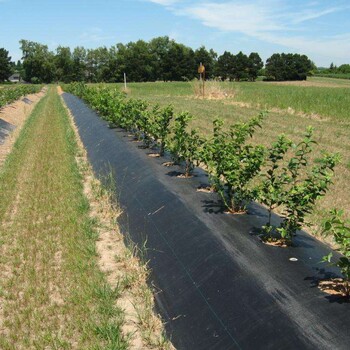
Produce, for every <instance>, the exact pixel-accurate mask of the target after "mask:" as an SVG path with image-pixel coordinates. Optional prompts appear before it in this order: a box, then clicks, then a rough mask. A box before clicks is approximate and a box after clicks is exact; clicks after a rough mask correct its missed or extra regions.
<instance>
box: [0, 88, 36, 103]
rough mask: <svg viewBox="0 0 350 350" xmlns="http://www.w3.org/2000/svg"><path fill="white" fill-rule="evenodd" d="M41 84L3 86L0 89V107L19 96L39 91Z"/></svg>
mask: <svg viewBox="0 0 350 350" xmlns="http://www.w3.org/2000/svg"><path fill="white" fill-rule="evenodd" d="M41 88H42V86H40V85H39V86H38V85H20V86H16V87H12V86H11V87H5V88H3V89H1V90H0V108H1V107H3V106H5V105H6V104H8V103H11V102H13V101H16V100H18V99H19V98H20V97H21V96H24V95H28V94H34V93H36V92H39V91H40V89H41Z"/></svg>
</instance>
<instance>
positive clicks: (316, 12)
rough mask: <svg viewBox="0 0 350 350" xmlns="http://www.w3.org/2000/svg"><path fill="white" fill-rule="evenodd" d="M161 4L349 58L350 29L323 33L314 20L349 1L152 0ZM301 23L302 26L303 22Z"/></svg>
mask: <svg viewBox="0 0 350 350" xmlns="http://www.w3.org/2000/svg"><path fill="white" fill-rule="evenodd" d="M149 1H152V2H157V3H159V4H161V5H164V6H167V8H169V5H170V3H171V5H173V6H172V7H171V8H170V10H171V11H173V12H174V13H175V14H177V15H180V16H187V17H189V18H192V19H195V20H198V21H200V22H201V23H202V24H203V25H205V26H207V27H211V28H215V29H218V30H220V31H222V32H225V33H229V32H232V33H242V34H244V35H246V36H249V37H251V38H255V39H258V40H260V41H262V42H265V43H270V44H277V45H280V46H283V47H285V48H286V49H287V50H294V51H296V52H300V53H306V54H308V55H311V57H313V56H322V57H324V58H327V57H328V58H329V57H332V58H333V57H334V59H336V58H338V59H339V60H340V61H342V60H343V61H347V60H349V52H350V40H349V38H350V33H347V32H346V30H344V31H345V32H344V33H343V34H339V35H333V36H328V37H324V36H322V35H321V34H320V33H319V31H318V29H317V27H316V28H315V27H313V26H312V25H310V24H312V23H311V21H314V20H316V19H318V18H321V17H323V16H327V15H330V14H333V13H336V12H341V11H346V10H348V9H349V5H343V6H340V5H337V4H335V5H334V2H333V6H327V4H325V3H322V2H312V1H305V2H304V3H301V4H300V5H299V6H297V4H295V3H294V4H291V2H288V1H286V0H250V1H238V0H230V1H226V2H223V1H220V2H217V1H210V0H209V1H205V0H204V1H200V2H198V3H195V4H193V3H192V4H190V3H189V2H178V1H172V0H149ZM301 25H302V26H301Z"/></svg>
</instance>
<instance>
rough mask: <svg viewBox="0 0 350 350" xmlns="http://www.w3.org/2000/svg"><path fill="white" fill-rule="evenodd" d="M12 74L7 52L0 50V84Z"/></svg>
mask: <svg viewBox="0 0 350 350" xmlns="http://www.w3.org/2000/svg"><path fill="white" fill-rule="evenodd" d="M11 73H12V67H11V57H10V56H9V52H8V51H7V50H5V49H4V48H0V82H4V81H5V80H7V79H8V78H9V77H10V75H11Z"/></svg>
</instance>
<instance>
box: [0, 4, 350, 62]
mask: <svg viewBox="0 0 350 350" xmlns="http://www.w3.org/2000/svg"><path fill="white" fill-rule="evenodd" d="M164 35H167V36H169V37H170V38H172V39H175V40H176V41H177V42H180V43H183V44H185V45H188V46H190V47H192V48H193V49H196V48H198V47H200V46H201V45H204V46H205V47H206V48H207V49H210V48H212V49H214V50H215V51H216V52H217V53H218V54H219V55H220V54H222V53H223V52H224V51H225V50H226V51H230V52H232V53H234V54H236V53H238V52H239V51H243V52H244V53H246V54H249V53H250V52H258V53H259V54H260V56H261V57H262V59H263V60H264V61H265V60H266V59H267V58H268V57H270V56H271V55H272V54H273V53H277V52H279V53H281V52H285V53H287V52H288V53H299V54H306V55H307V56H308V57H309V58H310V59H311V60H312V61H313V62H315V64H316V65H317V66H323V67H328V66H329V65H330V64H331V63H332V62H333V63H334V64H336V65H340V64H343V63H350V1H349V0H333V1H325V0H322V1H314V0H247V1H237V0H60V1H55V0H0V48H1V47H4V48H5V49H6V50H8V51H9V52H10V55H11V56H12V59H13V60H18V59H20V58H21V51H20V48H19V40H21V39H26V40H31V41H37V42H40V43H42V44H46V45H48V46H49V49H50V50H53V51H54V50H55V49H56V48H57V46H58V45H62V46H70V47H71V48H73V47H76V46H84V47H86V48H96V47H99V46H107V47H110V46H112V45H115V44H117V43H120V42H121V43H125V44H126V43H128V42H130V41H136V40H138V39H143V40H146V41H148V40H150V39H152V38H154V37H157V36H164Z"/></svg>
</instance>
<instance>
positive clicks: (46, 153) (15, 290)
mask: <svg viewBox="0 0 350 350" xmlns="http://www.w3.org/2000/svg"><path fill="white" fill-rule="evenodd" d="M76 154H77V145H76V141H75V136H74V133H73V130H72V128H71V125H70V121H69V117H68V115H67V113H66V110H65V109H64V107H63V105H62V103H61V100H60V98H59V96H58V95H57V93H56V91H55V89H53V88H51V89H50V91H49V92H48V94H47V96H46V97H44V98H43V99H42V101H40V103H39V104H38V105H37V106H36V108H35V110H34V111H33V113H32V115H31V116H30V117H29V119H28V121H27V123H26V125H25V127H24V129H23V130H22V133H21V135H20V137H19V139H18V140H17V142H16V144H15V147H14V149H13V152H12V153H11V154H10V156H9V157H8V159H7V161H6V163H5V164H4V166H3V168H2V169H1V170H0V196H1V200H0V349H2V350H9V349H16V350H17V349H124V348H127V342H126V340H125V339H124V338H123V337H122V336H121V331H120V326H121V323H122V321H123V315H122V313H121V311H120V310H119V309H118V308H116V307H115V304H114V301H115V299H116V297H117V296H118V293H119V291H118V289H115V290H113V289H111V288H110V287H109V285H108V284H107V282H106V280H105V276H104V275H103V274H102V273H101V272H100V270H99V269H98V266H97V254H96V248H95V242H96V239H97V235H96V233H95V232H94V230H93V229H92V227H93V222H91V219H90V218H89V215H88V211H89V204H88V202H87V200H86V198H85V197H84V195H83V184H82V178H81V175H80V173H79V170H78V167H77V164H76V161H75V157H76Z"/></svg>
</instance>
